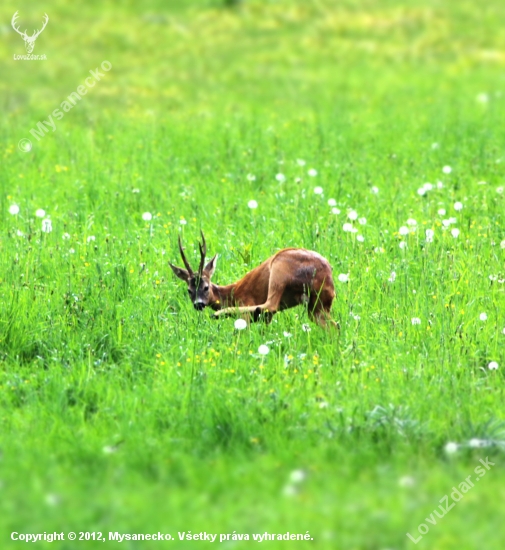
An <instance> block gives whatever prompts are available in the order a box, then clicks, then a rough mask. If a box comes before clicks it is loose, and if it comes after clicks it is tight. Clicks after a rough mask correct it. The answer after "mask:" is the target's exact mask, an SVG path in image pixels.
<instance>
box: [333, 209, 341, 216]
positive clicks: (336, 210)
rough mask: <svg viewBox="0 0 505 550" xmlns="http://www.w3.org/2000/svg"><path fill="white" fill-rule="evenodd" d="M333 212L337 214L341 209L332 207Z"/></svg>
mask: <svg viewBox="0 0 505 550" xmlns="http://www.w3.org/2000/svg"><path fill="white" fill-rule="evenodd" d="M331 213H332V214H335V215H338V214H340V210H339V209H338V208H332V209H331Z"/></svg>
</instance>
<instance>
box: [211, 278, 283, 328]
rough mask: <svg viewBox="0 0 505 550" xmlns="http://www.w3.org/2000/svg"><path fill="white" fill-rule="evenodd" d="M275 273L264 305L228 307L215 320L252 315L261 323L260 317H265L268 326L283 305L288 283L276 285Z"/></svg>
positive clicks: (279, 282)
mask: <svg viewBox="0 0 505 550" xmlns="http://www.w3.org/2000/svg"><path fill="white" fill-rule="evenodd" d="M273 281H275V273H274V272H273V271H272V273H271V274H270V281H269V285H268V296H267V300H266V302H265V303H264V304H258V305H254V306H240V307H227V308H225V309H221V310H220V311H218V312H217V313H216V314H215V318H218V317H221V316H228V315H234V314H235V315H236V314H237V313H238V314H240V313H252V317H253V320H254V321H259V320H260V317H262V316H263V320H264V321H265V322H266V323H267V324H268V323H270V321H271V320H272V317H273V316H274V315H275V313H277V311H278V310H279V305H280V303H281V298H282V293H283V292H284V289H285V288H286V281H285V280H281V281H276V282H275V283H274V282H273Z"/></svg>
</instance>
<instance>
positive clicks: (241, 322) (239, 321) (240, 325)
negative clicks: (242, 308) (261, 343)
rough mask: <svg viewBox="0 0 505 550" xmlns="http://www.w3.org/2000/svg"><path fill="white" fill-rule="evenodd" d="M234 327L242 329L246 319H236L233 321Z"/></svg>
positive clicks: (245, 324)
mask: <svg viewBox="0 0 505 550" xmlns="http://www.w3.org/2000/svg"><path fill="white" fill-rule="evenodd" d="M234 327H235V328H236V329H237V330H244V329H245V328H247V321H246V320H245V319H237V320H236V321H235V324H234ZM267 353H268V352H267Z"/></svg>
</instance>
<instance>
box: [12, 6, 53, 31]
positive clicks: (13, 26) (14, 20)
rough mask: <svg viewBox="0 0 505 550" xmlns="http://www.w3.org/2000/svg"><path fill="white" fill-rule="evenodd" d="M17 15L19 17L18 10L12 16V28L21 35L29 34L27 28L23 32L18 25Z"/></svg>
mask: <svg viewBox="0 0 505 550" xmlns="http://www.w3.org/2000/svg"><path fill="white" fill-rule="evenodd" d="M17 17H18V12H16V13H15V14H14V15H13V16H12V20H11V25H12V28H13V29H14V30H15V31H16V32H17V33H18V34H20V35H21V36H23V37H24V36H27V34H26V30H25V32H21V31H20V30H19V27H16V19H17ZM46 17H47V16H46Z"/></svg>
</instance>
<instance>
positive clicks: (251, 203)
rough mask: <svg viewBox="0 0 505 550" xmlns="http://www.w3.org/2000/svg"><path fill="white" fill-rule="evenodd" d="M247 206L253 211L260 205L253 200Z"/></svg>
mask: <svg viewBox="0 0 505 550" xmlns="http://www.w3.org/2000/svg"><path fill="white" fill-rule="evenodd" d="M247 206H248V207H249V208H250V209H251V210H254V209H255V208H258V203H257V202H256V201H255V200H254V199H252V200H250V201H249V202H248V203H247Z"/></svg>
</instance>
